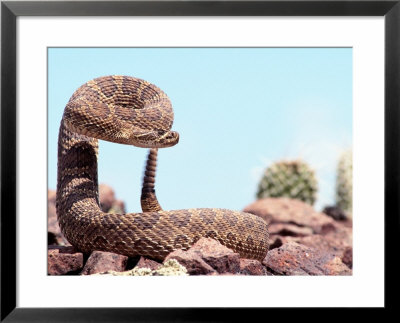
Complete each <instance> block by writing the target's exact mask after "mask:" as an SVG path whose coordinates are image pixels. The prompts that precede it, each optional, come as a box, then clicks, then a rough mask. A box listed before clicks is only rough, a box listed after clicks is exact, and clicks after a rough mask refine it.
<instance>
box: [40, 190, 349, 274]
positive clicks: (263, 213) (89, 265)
mask: <svg viewBox="0 0 400 323" xmlns="http://www.w3.org/2000/svg"><path fill="white" fill-rule="evenodd" d="M100 204H101V207H102V208H103V210H104V211H105V212H124V211H125V210H124V204H123V202H121V201H119V200H117V199H116V198H115V194H114V192H113V190H112V189H111V188H110V187H109V186H107V185H100ZM244 211H245V212H249V213H253V214H256V215H258V216H260V217H262V218H263V219H264V220H266V221H267V222H268V223H269V232H270V250H269V252H268V254H267V256H266V257H265V259H264V260H263V261H262V262H260V261H257V260H250V259H242V258H240V257H239V254H237V253H235V252H233V251H232V250H231V249H228V248H226V247H225V246H223V245H221V244H220V243H219V242H217V241H215V240H213V239H210V238H203V239H200V240H199V241H197V243H196V244H195V245H193V246H192V248H190V249H189V250H186V251H183V250H177V251H174V252H172V253H170V254H169V255H168V256H167V258H166V259H165V260H164V262H163V263H160V262H157V261H154V260H152V259H147V258H145V257H137V258H128V257H126V256H122V255H118V254H114V253H110V252H102V251H94V252H92V253H91V254H90V255H84V254H82V253H81V252H78V251H77V250H75V249H74V248H73V247H72V246H71V245H70V244H69V243H68V241H67V240H66V239H65V238H64V237H63V236H62V234H61V232H60V229H59V227H58V223H57V217H56V212H55V192H54V191H49V192H48V244H49V246H48V264H47V268H48V274H49V275H93V274H108V275H133V276H137V275H210V276H214V275H271V276H274V275H351V274H352V260H353V257H352V254H353V248H352V223H351V221H350V220H346V219H343V217H338V216H337V212H336V211H335V210H334V211H335V212H333V214H334V216H333V217H330V216H328V215H326V214H325V213H321V212H317V211H315V210H314V209H313V208H312V207H311V206H309V205H308V204H305V203H303V202H301V201H297V200H291V199H287V198H267V199H262V200H258V201H255V202H254V203H252V204H250V205H248V206H247V207H246V208H245V209H244ZM335 218H336V219H337V220H335Z"/></svg>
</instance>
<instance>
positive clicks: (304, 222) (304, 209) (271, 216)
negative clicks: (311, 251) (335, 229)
mask: <svg viewBox="0 0 400 323" xmlns="http://www.w3.org/2000/svg"><path fill="white" fill-rule="evenodd" d="M243 211H244V212H248V213H252V214H255V215H258V216H260V217H261V218H263V219H264V220H265V221H267V223H269V224H274V223H280V224H282V223H288V224H293V225H297V226H299V227H302V228H310V229H311V230H312V232H311V233H321V232H322V231H323V230H325V231H327V230H329V228H331V227H332V226H333V225H334V222H335V221H334V220H333V219H332V218H331V217H329V216H327V215H326V214H323V213H320V212H317V211H315V210H314V209H313V207H312V206H311V205H309V204H307V203H304V202H302V201H300V200H295V199H289V198H265V199H261V200H257V201H255V202H254V203H252V204H250V205H248V206H247V207H246V208H245V209H244V210H243ZM292 230H293V228H292ZM303 233H305V231H304V232H303Z"/></svg>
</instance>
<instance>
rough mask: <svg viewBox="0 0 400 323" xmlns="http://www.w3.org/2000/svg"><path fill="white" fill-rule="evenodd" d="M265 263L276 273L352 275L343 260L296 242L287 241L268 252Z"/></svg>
mask: <svg viewBox="0 0 400 323" xmlns="http://www.w3.org/2000/svg"><path fill="white" fill-rule="evenodd" d="M263 265H264V266H266V267H267V269H268V270H269V271H270V272H272V273H274V274H276V275H351V274H352V271H351V269H349V268H348V267H347V266H346V265H345V264H344V263H343V262H342V260H341V259H340V258H339V257H337V256H335V255H334V254H331V253H326V252H321V251H320V250H317V249H313V248H309V247H306V246H304V245H301V244H299V243H296V242H293V241H291V242H287V243H285V244H283V245H282V246H281V247H279V248H275V249H273V250H271V251H269V252H268V254H267V256H266V257H265V259H264V261H263Z"/></svg>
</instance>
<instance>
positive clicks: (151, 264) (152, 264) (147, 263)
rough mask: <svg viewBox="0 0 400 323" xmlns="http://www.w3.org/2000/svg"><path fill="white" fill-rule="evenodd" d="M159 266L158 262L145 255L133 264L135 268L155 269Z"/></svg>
mask: <svg viewBox="0 0 400 323" xmlns="http://www.w3.org/2000/svg"><path fill="white" fill-rule="evenodd" d="M160 267H161V264H160V263H158V262H157V261H154V260H151V259H147V258H145V257H140V259H139V262H138V263H137V265H136V266H135V268H150V269H151V270H157V269H158V268H160Z"/></svg>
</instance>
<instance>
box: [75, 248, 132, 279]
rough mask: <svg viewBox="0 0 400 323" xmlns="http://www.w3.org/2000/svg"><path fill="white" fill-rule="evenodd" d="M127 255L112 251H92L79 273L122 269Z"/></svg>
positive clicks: (88, 273) (91, 273)
mask: <svg viewBox="0 0 400 323" xmlns="http://www.w3.org/2000/svg"><path fill="white" fill-rule="evenodd" d="M127 262H128V257H126V256H123V255H118V254H116V253H112V252H105V251H93V252H92V253H91V254H90V257H89V258H88V260H87V262H86V264H85V267H84V268H83V270H82V272H81V275H93V274H97V273H100V272H105V271H109V270H112V271H124V270H125V268H126V264H127Z"/></svg>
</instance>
